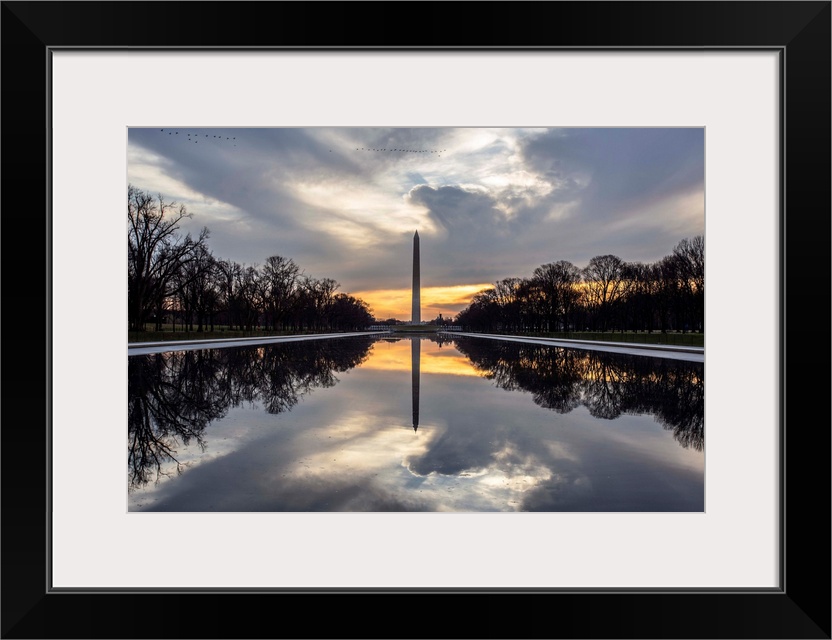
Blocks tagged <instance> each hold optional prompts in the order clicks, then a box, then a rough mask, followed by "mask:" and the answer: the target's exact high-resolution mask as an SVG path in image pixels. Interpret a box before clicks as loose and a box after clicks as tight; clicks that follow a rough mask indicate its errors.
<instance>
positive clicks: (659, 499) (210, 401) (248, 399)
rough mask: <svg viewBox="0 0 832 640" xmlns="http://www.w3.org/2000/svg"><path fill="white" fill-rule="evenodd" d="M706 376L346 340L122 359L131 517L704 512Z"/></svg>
mask: <svg viewBox="0 0 832 640" xmlns="http://www.w3.org/2000/svg"><path fill="white" fill-rule="evenodd" d="M703 369H704V365H703V364H702V363H695V362H686V361H680V360H669V359H659V358H654V357H650V356H641V355H638V356H635V355H624V354H613V353H605V352H601V351H583V350H579V349H571V348H560V347H552V346H544V345H540V344H523V343H517V342H504V341H501V340H486V339H478V338H474V337H462V336H454V337H446V336H441V337H440V336H436V335H430V336H427V335H425V336H421V337H403V338H398V337H390V336H385V337H379V336H355V337H345V338H336V339H325V340H324V339H322V340H309V341H303V342H290V343H279V344H271V345H260V346H250V347H231V348H224V349H205V350H195V351H178V352H164V353H157V354H151V355H136V356H130V357H129V358H128V375H129V385H128V386H129V402H128V405H129V406H128V416H129V420H128V422H129V433H128V446H127V451H128V505H129V510H130V511H203V512H206V511H293V512H311V511H317V512H321V511H333V512H334V511H351V512H382V511H415V512H438V511H445V512H498V511H536V512H555V511H594V512H607V511H703V510H704V493H705V486H704V370H703Z"/></svg>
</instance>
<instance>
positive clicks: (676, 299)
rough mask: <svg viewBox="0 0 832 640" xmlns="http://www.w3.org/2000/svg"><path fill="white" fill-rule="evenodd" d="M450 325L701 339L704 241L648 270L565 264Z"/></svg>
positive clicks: (500, 290)
mask: <svg viewBox="0 0 832 640" xmlns="http://www.w3.org/2000/svg"><path fill="white" fill-rule="evenodd" d="M455 322H456V324H459V325H462V326H463V328H464V329H466V330H469V331H484V332H493V331H497V332H562V331H602V332H603V331H622V332H623V331H661V332H667V331H682V332H687V331H699V332H701V331H703V330H704V322H705V239H704V237H703V236H695V237H693V238H685V239H683V240H681V241H680V242H679V243H678V244H677V245H676V246H675V247H674V248H673V251H672V253H671V254H670V255H668V256H665V257H664V258H662V259H661V260H658V261H656V262H653V263H646V264H645V263H642V262H626V261H624V260H622V259H621V258H619V257H618V256H615V255H611V254H608V255H599V256H595V257H594V258H592V259H591V260H590V261H589V263H588V264H587V266H586V267H584V268H583V269H581V268H579V267H577V266H576V265H574V264H572V263H571V262H569V261H568V260H559V261H557V262H551V263H547V264H544V265H541V266H539V267H537V268H536V269H535V270H534V273H533V274H532V275H531V277H528V278H519V277H509V278H504V279H502V280H500V281H498V282H496V283H495V284H494V287H493V288H489V289H485V290H483V291H480V292H479V293H477V294H475V296H474V298H473V300H472V301H471V304H470V305H468V306H467V307H466V308H465V309H463V310H462V311H460V312H459V314H458V315H457V317H456V319H455Z"/></svg>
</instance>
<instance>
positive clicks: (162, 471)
mask: <svg viewBox="0 0 832 640" xmlns="http://www.w3.org/2000/svg"><path fill="white" fill-rule="evenodd" d="M373 341H374V339H373V338H371V337H355V338H351V339H337V340H309V341H302V342H288V343H283V344H276V345H269V346H263V347H260V348H256V349H252V348H225V349H205V350H200V351H167V352H163V353H157V354H150V355H140V356H130V357H129V358H128V359H127V360H128V364H127V367H128V414H127V415H128V445H127V452H128V476H129V486H130V488H131V489H134V488H136V487H139V486H141V485H145V484H147V483H148V482H150V481H151V480H153V479H154V478H155V479H156V480H157V481H158V479H159V478H160V477H161V476H165V475H169V474H170V473H171V472H172V471H167V470H166V469H168V468H169V469H171V470H173V469H175V470H176V471H177V472H180V473H181V471H182V467H183V465H182V463H181V462H180V461H179V459H178V458H177V450H178V448H179V447H180V446H183V445H184V446H188V445H190V444H191V443H195V444H196V445H197V446H198V447H199V448H200V449H201V450H203V451H204V450H205V447H206V443H205V440H204V437H203V431H204V430H205V428H206V427H207V426H208V425H209V424H210V423H211V422H213V421H214V420H217V419H219V418H222V417H223V416H225V414H226V413H227V412H228V410H229V408H231V407H236V406H240V405H243V404H252V405H253V404H254V403H256V402H260V403H262V405H263V407H264V408H265V410H266V411H267V412H268V413H271V414H278V413H282V412H285V411H289V410H290V409H291V408H292V407H294V406H295V405H296V404H297V403H298V401H299V400H300V399H301V398H302V397H303V396H304V395H306V394H308V393H309V392H310V391H312V390H313V389H315V388H317V387H332V386H333V385H335V384H336V383H337V382H338V378H337V377H336V376H335V374H336V373H343V372H345V371H348V370H349V369H352V368H353V367H356V366H358V365H359V364H361V363H362V362H364V360H366V358H367V356H368V353H369V350H370V346H371V345H372V343H373Z"/></svg>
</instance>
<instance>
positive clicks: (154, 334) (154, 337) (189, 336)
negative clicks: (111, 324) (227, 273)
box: [127, 325, 338, 343]
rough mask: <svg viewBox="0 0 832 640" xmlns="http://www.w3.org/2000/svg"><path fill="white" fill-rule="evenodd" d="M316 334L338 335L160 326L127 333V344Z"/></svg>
mask: <svg viewBox="0 0 832 640" xmlns="http://www.w3.org/2000/svg"><path fill="white" fill-rule="evenodd" d="M316 333H338V332H337V331H264V330H255V331H241V330H239V329H233V330H232V329H228V328H227V327H216V326H215V327H214V330H213V331H207V330H206V331H184V330H183V329H182V327H181V326H177V328H176V331H174V330H173V327H172V326H171V325H162V330H161V331H153V330H147V331H128V332H127V342H128V343H134V342H162V341H167V340H220V339H223V338H263V337H271V336H297V335H314V334H316Z"/></svg>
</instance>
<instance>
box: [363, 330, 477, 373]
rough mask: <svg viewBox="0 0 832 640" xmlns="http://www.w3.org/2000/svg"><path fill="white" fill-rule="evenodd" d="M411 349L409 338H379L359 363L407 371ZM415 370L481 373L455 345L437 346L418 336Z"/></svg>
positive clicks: (376, 367) (367, 367)
mask: <svg viewBox="0 0 832 640" xmlns="http://www.w3.org/2000/svg"><path fill="white" fill-rule="evenodd" d="M412 364H413V353H412V351H411V343H410V340H408V339H404V340H398V341H396V342H388V341H383V340H382V341H379V342H377V343H376V344H374V345H373V357H372V358H370V359H369V360H368V361H367V362H365V363H364V364H362V365H361V366H362V367H363V368H364V369H374V370H380V371H407V372H410V371H411V367H412ZM419 371H420V372H421V373H439V374H446V375H452V376H476V377H481V374H480V373H478V372H477V370H476V369H475V368H474V365H473V364H471V361H470V360H469V359H468V358H466V357H464V356H462V355H461V354H460V353H458V352H457V351H456V350H455V349H452V348H450V347H448V346H447V345H446V346H445V347H440V346H439V345H438V344H437V343H435V342H433V341H431V340H421V341H420V345H419Z"/></svg>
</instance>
